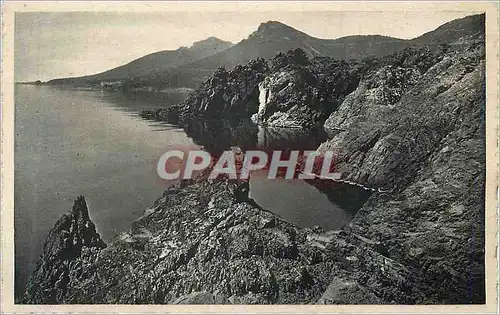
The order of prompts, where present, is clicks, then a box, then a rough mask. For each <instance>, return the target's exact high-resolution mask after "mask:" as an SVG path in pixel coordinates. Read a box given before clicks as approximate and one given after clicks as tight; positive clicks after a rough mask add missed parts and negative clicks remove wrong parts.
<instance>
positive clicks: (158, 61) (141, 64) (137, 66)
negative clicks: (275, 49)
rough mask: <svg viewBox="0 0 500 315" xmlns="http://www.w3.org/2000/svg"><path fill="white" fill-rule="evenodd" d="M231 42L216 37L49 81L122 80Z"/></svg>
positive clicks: (206, 53)
mask: <svg viewBox="0 0 500 315" xmlns="http://www.w3.org/2000/svg"><path fill="white" fill-rule="evenodd" d="M232 45H233V44H232V43H231V42H228V41H223V40H221V39H218V38H216V37H209V38H207V39H204V40H201V41H198V42H195V43H193V45H192V46H191V47H185V46H183V47H180V48H178V49H176V50H163V51H158V52H155V53H152V54H148V55H146V56H144V57H141V58H138V59H135V60H133V61H131V62H129V63H127V64H125V65H123V66H119V67H116V68H113V69H111V70H108V71H104V72H101V73H97V74H94V75H88V76H83V77H76V78H63V79H55V80H51V81H49V82H52V83H56V84H57V83H63V82H64V81H71V80H81V81H102V80H108V81H111V80H123V79H131V78H134V77H137V76H148V75H154V74H155V73H158V72H161V71H165V70H167V69H169V68H172V67H178V66H182V65H184V64H187V63H190V62H193V61H195V60H198V59H201V58H204V57H207V56H210V55H213V54H216V53H218V52H220V51H222V50H225V49H227V48H229V47H231V46H232Z"/></svg>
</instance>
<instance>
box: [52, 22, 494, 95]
mask: <svg viewBox="0 0 500 315" xmlns="http://www.w3.org/2000/svg"><path fill="white" fill-rule="evenodd" d="M484 19H485V15H484V14H479V15H472V16H468V17H465V18H461V19H457V20H453V21H451V22H448V23H446V24H443V25H442V26H440V27H438V28H437V29H435V30H434V31H431V32H428V33H425V34H423V35H422V36H419V37H417V38H414V39H411V40H405V39H398V38H392V37H387V36H381V35H354V36H346V37H341V38H337V39H321V38H316V37H312V36H310V35H308V34H306V33H304V32H301V31H299V30H296V29H294V28H293V27H290V26H288V25H285V24H283V23H280V22H278V21H268V22H265V23H262V24H260V26H259V27H258V28H257V30H256V31H255V32H253V33H252V34H250V35H249V36H248V38H246V39H244V40H242V41H240V42H239V43H237V44H235V45H232V44H231V43H229V42H224V41H221V40H219V39H216V38H213V37H212V38H209V39H207V40H205V41H201V42H198V43H195V44H194V45H193V46H192V47H190V48H180V49H177V50H174V51H162V52H157V53H153V54H150V55H147V56H144V57H142V58H139V59H137V60H134V61H132V62H131V63H129V64H127V65H124V66H121V67H118V68H115V69H112V70H109V71H106V72H103V73H99V74H96V75H92V76H85V77H79V78H69V79H57V80H52V81H49V83H56V84H57V83H59V84H79V83H83V82H94V83H96V82H99V81H101V80H116V79H134V78H136V79H137V77H140V78H139V80H135V84H136V85H139V86H141V85H145V86H156V87H196V86H198V85H199V84H200V83H202V82H203V81H204V80H205V78H206V77H207V76H210V75H211V74H212V73H213V72H214V70H216V69H217V68H219V67H226V68H232V67H234V66H236V65H239V64H245V63H247V62H248V61H249V60H252V59H257V58H265V59H269V58H272V57H274V56H275V55H276V54H277V53H279V52H286V51H288V50H293V49H296V48H300V49H301V50H303V51H304V52H305V53H306V55H307V56H308V57H317V56H328V57H332V58H335V59H345V60H348V59H363V58H366V57H373V58H376V57H381V56H387V55H389V54H392V53H395V52H399V51H402V50H404V49H405V48H408V47H415V48H419V47H423V46H430V47H435V46H437V45H439V44H441V43H445V42H453V41H455V40H457V39H458V38H460V37H463V36H466V35H473V34H477V33H480V32H484Z"/></svg>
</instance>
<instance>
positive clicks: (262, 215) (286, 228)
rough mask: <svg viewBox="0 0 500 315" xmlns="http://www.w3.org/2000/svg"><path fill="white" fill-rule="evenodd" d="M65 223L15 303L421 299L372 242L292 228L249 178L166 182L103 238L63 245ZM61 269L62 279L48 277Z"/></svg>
mask: <svg viewBox="0 0 500 315" xmlns="http://www.w3.org/2000/svg"><path fill="white" fill-rule="evenodd" d="M82 202H83V199H79V200H78V201H77V202H76V203H75V207H76V208H78V207H79V206H81V205H82ZM70 216H71V215H70ZM66 230H67V229H66V227H65V226H63V225H62V224H57V225H56V226H55V227H54V228H53V229H52V231H51V234H50V236H49V238H48V239H47V241H48V242H50V243H51V244H54V246H46V247H45V248H44V251H43V254H42V258H41V259H42V260H43V261H45V259H46V257H52V259H51V260H50V264H40V265H39V266H38V268H37V270H36V271H35V275H34V277H33V279H32V280H31V283H30V285H29V287H28V289H27V291H26V294H25V297H24V301H23V302H25V303H139V304H142V303H174V304H177V303H179V304H180V303H189V304H195V303H224V304H229V303H234V304H240V303H245V304H246V303H263V304H268V303H321V304H323V303H417V302H419V301H421V300H422V293H421V292H420V291H419V290H418V289H416V288H415V287H414V286H413V285H412V283H413V282H414V281H415V280H416V279H415V278H414V276H413V274H412V272H411V271H410V270H409V269H408V268H407V267H405V266H403V265H401V264H400V263H398V262H396V261H394V260H392V259H390V258H388V257H386V256H384V254H383V253H384V252H385V250H384V248H382V247H380V244H379V243H378V242H377V241H373V240H369V239H366V238H363V237H360V236H358V235H356V234H354V233H351V232H350V231H340V232H324V231H321V230H319V229H318V230H310V229H301V228H298V227H296V226H294V225H292V224H290V223H288V222H286V221H284V220H282V219H280V218H279V217H277V216H276V215H274V214H272V213H270V212H268V211H266V210H264V209H261V208H259V207H258V206H257V205H256V204H255V203H254V202H253V201H252V200H250V199H248V183H247V182H230V181H226V180H217V181H214V182H209V181H206V180H204V179H202V178H200V179H199V180H196V181H195V182H191V183H187V182H184V183H183V184H182V185H181V186H180V187H176V188H171V189H168V190H167V191H165V193H164V195H163V196H162V197H161V198H160V199H158V200H157V201H156V202H155V204H154V206H153V207H152V208H150V209H148V210H146V211H145V213H144V215H143V217H141V218H140V219H138V220H137V221H136V222H134V224H133V227H132V229H131V230H130V231H128V232H124V233H122V234H120V235H118V236H116V237H115V239H114V240H113V241H112V242H111V243H110V244H108V246H107V247H104V246H95V245H94V244H93V243H85V242H82V244H83V245H82V247H81V249H80V250H79V251H78V253H79V254H76V255H74V254H73V253H74V252H73V251H71V249H68V248H66V247H64V246H63V245H62V244H64V242H65V236H64V235H66V232H65V231H66ZM77 235H79V234H77ZM77 239H79V238H78V236H77ZM68 252H71V253H72V254H70V255H67V253H68ZM59 274H60V275H61V276H59V277H63V278H64V281H56V282H55V283H54V281H55V279H56V278H57V277H58V275H59ZM402 292H404V293H405V294H401V293H402Z"/></svg>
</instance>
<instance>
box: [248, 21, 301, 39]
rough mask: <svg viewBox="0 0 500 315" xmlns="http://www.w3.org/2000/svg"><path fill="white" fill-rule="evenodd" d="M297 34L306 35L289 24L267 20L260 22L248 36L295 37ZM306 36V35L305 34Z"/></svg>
mask: <svg viewBox="0 0 500 315" xmlns="http://www.w3.org/2000/svg"><path fill="white" fill-rule="evenodd" d="M297 35H306V34H304V33H302V32H300V31H298V30H296V29H294V28H293V27H291V26H288V25H286V24H283V23H281V22H279V21H267V22H264V23H261V24H260V25H259V27H258V28H257V30H256V31H255V32H253V33H252V34H251V35H250V36H249V37H253V38H269V37H276V36H278V37H295V36H297ZM306 36H307V35H306Z"/></svg>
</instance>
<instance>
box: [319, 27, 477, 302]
mask: <svg viewBox="0 0 500 315" xmlns="http://www.w3.org/2000/svg"><path fill="white" fill-rule="evenodd" d="M454 46H455V47H454V48H453V49H452V50H450V51H449V52H448V53H444V54H441V55H437V56H433V54H431V53H429V54H427V55H421V56H423V57H424V60H427V61H429V62H427V61H426V62H425V64H426V65H425V66H424V67H420V68H419V67H418V66H415V65H414V62H412V63H409V62H407V60H408V57H405V58H404V59H400V60H401V61H402V62H401V63H395V64H393V65H392V66H385V67H383V68H381V69H380V70H378V71H376V72H374V73H372V74H371V75H369V76H367V77H366V78H365V79H364V80H362V82H361V83H360V85H359V87H358V88H357V89H356V91H355V92H353V93H352V94H350V95H349V96H348V97H347V98H346V100H345V101H344V103H343V104H342V105H341V106H340V107H339V109H338V110H337V111H336V112H334V113H332V115H331V116H330V118H329V119H328V120H327V121H326V123H325V126H326V127H327V128H330V129H332V130H334V135H333V138H332V139H330V140H329V141H327V142H325V143H324V144H322V145H321V146H320V148H319V150H333V151H335V152H336V153H337V162H338V163H339V164H338V167H339V168H342V169H344V170H345V171H347V172H348V173H349V175H348V177H347V179H348V180H351V181H354V182H358V183H361V184H364V185H367V186H375V187H383V188H385V189H391V190H392V191H393V192H394V196H392V197H391V198H390V199H384V198H376V197H375V198H373V199H372V200H371V202H370V203H369V204H368V205H366V206H365V207H363V208H362V209H361V210H360V211H359V213H358V214H357V218H358V224H359V223H360V222H361V221H363V222H365V225H366V226H368V225H369V228H368V229H365V231H363V232H362V231H359V233H360V234H361V235H363V236H365V237H367V238H371V239H373V238H375V239H378V240H382V243H383V244H384V246H385V247H386V248H388V249H389V252H390V253H391V257H393V258H395V259H396V260H398V261H400V262H402V263H403V264H405V265H406V266H409V267H412V268H416V269H417V270H420V271H421V272H422V282H423V283H424V284H429V283H441V285H439V286H429V287H427V288H426V289H425V290H424V292H425V293H426V296H427V299H430V300H432V299H436V300H441V301H445V302H467V300H468V299H471V300H478V299H484V296H483V294H484V291H483V290H482V288H483V286H484V256H483V255H484V252H483V248H484V183H485V154H486V153H485V52H484V37H482V36H478V37H472V38H463V39H462V40H460V41H459V42H457V43H455V45H454ZM418 64H419V63H417V65H418ZM450 296H454V297H460V299H458V300H455V299H453V298H450Z"/></svg>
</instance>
